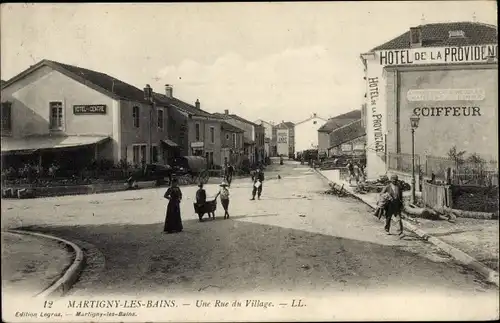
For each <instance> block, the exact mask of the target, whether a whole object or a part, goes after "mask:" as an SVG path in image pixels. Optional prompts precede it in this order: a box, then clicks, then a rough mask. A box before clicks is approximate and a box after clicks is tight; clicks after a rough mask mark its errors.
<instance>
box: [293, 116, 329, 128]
mask: <svg viewBox="0 0 500 323" xmlns="http://www.w3.org/2000/svg"><path fill="white" fill-rule="evenodd" d="M312 119H320V120H323V121H326V119H325V118H322V117H318V116H317V115H313V116H311V117H309V118H307V119H305V120H302V121H300V122H297V123H295V124H294V126H296V125H299V124H301V123H304V122H307V121H309V120H312Z"/></svg>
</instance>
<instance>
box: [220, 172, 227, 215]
mask: <svg viewBox="0 0 500 323" xmlns="http://www.w3.org/2000/svg"><path fill="white" fill-rule="evenodd" d="M220 187H221V189H220V192H219V194H220V202H221V204H222V207H223V208H224V219H229V189H228V187H229V183H227V182H226V181H222V183H221V184H220Z"/></svg>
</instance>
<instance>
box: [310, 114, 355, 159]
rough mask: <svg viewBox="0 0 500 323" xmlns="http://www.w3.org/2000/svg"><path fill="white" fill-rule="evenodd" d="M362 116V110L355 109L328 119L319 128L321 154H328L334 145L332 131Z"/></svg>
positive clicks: (319, 150)
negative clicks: (331, 139)
mask: <svg viewBox="0 0 500 323" xmlns="http://www.w3.org/2000/svg"><path fill="white" fill-rule="evenodd" d="M360 118H361V111H360V110H353V111H349V112H347V113H344V114H341V115H338V116H336V117H333V118H330V119H328V121H327V122H326V123H325V124H324V125H323V126H321V127H320V128H319V129H318V152H319V154H320V155H324V154H328V150H329V148H330V147H331V146H332V144H331V142H330V133H331V132H332V131H334V130H335V129H338V128H340V127H343V126H345V125H348V124H349V123H352V122H354V121H356V120H359V119H360Z"/></svg>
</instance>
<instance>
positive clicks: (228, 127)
mask: <svg viewBox="0 0 500 323" xmlns="http://www.w3.org/2000/svg"><path fill="white" fill-rule="evenodd" d="M244 133H245V130H243V129H240V128H238V127H235V126H233V125H232V124H230V123H227V122H221V145H222V148H221V150H222V151H221V155H222V165H224V163H225V162H228V163H231V164H233V165H236V166H239V165H240V164H241V162H242V160H243V156H244V146H243V140H244V135H243V134H244Z"/></svg>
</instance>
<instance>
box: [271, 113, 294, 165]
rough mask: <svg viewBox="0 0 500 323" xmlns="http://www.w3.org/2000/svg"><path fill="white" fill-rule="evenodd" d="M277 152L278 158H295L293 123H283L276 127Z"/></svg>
mask: <svg viewBox="0 0 500 323" xmlns="http://www.w3.org/2000/svg"><path fill="white" fill-rule="evenodd" d="M275 129H276V150H277V153H278V156H284V157H289V158H293V157H294V156H295V127H294V124H293V122H289V121H287V122H285V121H281V123H280V124H278V125H276V126H275Z"/></svg>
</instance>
